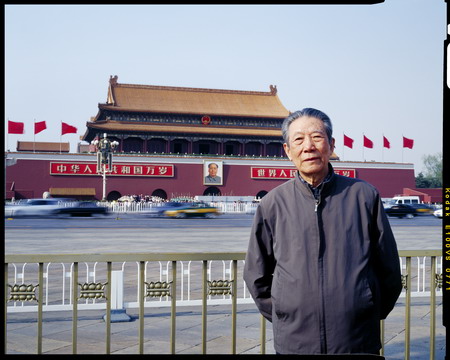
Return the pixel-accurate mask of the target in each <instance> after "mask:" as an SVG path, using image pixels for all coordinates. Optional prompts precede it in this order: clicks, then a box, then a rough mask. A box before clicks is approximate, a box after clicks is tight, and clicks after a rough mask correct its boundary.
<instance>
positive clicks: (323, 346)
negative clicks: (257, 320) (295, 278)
mask: <svg viewBox="0 0 450 360" xmlns="http://www.w3.org/2000/svg"><path fill="white" fill-rule="evenodd" d="M311 193H312V191H311ZM321 193H322V191H320V193H319V196H318V198H317V199H316V198H315V197H314V194H312V195H313V197H314V200H315V204H314V212H315V214H316V221H317V229H318V234H319V256H320V252H321V247H322V233H321V230H320V219H319V216H320V215H319V213H318V212H317V210H318V207H319V205H320V202H321V199H322V194H321ZM318 266H319V269H318V271H319V287H320V290H319V294H320V302H319V304H320V305H319V306H320V309H319V321H320V325H319V329H320V330H319V334H320V335H319V336H320V351H321V353H323V354H327V353H328V351H327V347H328V346H327V333H326V324H325V323H326V320H325V304H324V301H325V300H324V296H325V289H324V266H323V257H322V258H319V259H318Z"/></svg>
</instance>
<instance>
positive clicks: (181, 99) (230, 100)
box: [99, 75, 289, 119]
mask: <svg viewBox="0 0 450 360" xmlns="http://www.w3.org/2000/svg"><path fill="white" fill-rule="evenodd" d="M117 79H118V77H117V75H116V76H114V77H113V76H111V77H110V80H109V88H108V98H107V101H106V103H105V104H99V109H104V110H113V111H133V112H156V113H178V114H198V115H213V116H214V115H215V116H244V117H263V118H280V119H282V118H285V117H287V116H288V115H289V111H288V110H287V109H286V108H285V107H284V106H283V104H282V103H281V101H280V99H279V98H278V96H277V88H276V86H273V85H270V91H268V92H259V91H237V90H219V89H200V88H185V87H171V86H153V85H133V84H119V83H118V82H117Z"/></svg>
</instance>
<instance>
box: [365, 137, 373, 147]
mask: <svg viewBox="0 0 450 360" xmlns="http://www.w3.org/2000/svg"><path fill="white" fill-rule="evenodd" d="M364 147H366V148H369V149H372V148H373V142H372V140H370V139H369V138H367V137H366V135H364Z"/></svg>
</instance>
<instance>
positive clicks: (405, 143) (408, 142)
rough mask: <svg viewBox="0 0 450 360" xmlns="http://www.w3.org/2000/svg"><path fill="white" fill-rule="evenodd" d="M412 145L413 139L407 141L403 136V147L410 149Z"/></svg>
mask: <svg viewBox="0 0 450 360" xmlns="http://www.w3.org/2000/svg"><path fill="white" fill-rule="evenodd" d="M413 145H414V140H413V139H408V138H405V137H404V136H403V147H404V148H405V147H406V148H410V149H412V148H413Z"/></svg>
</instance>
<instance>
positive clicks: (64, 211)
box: [56, 201, 109, 217]
mask: <svg viewBox="0 0 450 360" xmlns="http://www.w3.org/2000/svg"><path fill="white" fill-rule="evenodd" d="M56 213H57V215H58V216H64V215H66V216H85V217H89V216H96V215H104V216H106V215H108V214H109V209H108V208H107V207H106V206H99V205H97V203H95V202H92V201H78V202H75V203H72V204H70V205H69V206H65V207H60V208H59V209H58V210H57V211H56Z"/></svg>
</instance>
